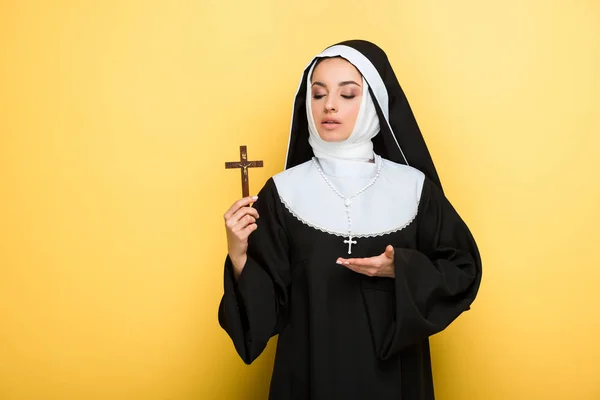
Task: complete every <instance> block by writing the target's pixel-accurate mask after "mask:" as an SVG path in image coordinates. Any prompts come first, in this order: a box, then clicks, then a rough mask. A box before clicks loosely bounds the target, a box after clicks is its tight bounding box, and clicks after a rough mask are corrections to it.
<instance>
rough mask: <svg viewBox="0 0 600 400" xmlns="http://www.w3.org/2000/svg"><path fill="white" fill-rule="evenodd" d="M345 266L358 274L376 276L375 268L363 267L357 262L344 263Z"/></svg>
mask: <svg viewBox="0 0 600 400" xmlns="http://www.w3.org/2000/svg"><path fill="white" fill-rule="evenodd" d="M343 265H344V267H346V268H348V269H349V270H351V271H354V272H356V273H358V274H362V275H366V276H375V272H376V270H375V269H374V268H369V267H363V266H360V265H356V264H348V265H346V264H343Z"/></svg>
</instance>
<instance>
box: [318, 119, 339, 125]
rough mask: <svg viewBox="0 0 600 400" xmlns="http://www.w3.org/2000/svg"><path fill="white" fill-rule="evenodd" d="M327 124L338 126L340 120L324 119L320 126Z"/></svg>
mask: <svg viewBox="0 0 600 400" xmlns="http://www.w3.org/2000/svg"><path fill="white" fill-rule="evenodd" d="M328 122H333V123H334V124H338V125H339V124H341V122H340V120H337V119H335V118H327V119H324V120H323V121H321V124H326V123H328Z"/></svg>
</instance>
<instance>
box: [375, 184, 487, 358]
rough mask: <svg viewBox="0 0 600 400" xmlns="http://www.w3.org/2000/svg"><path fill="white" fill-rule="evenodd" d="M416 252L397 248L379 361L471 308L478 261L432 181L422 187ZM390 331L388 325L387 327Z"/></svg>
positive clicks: (465, 232)
mask: <svg viewBox="0 0 600 400" xmlns="http://www.w3.org/2000/svg"><path fill="white" fill-rule="evenodd" d="M417 224H418V227H417V229H418V246H417V247H418V248H417V249H406V248H396V249H394V250H395V256H394V265H395V273H396V278H395V282H394V286H395V288H394V292H395V296H394V297H395V304H394V307H393V308H392V309H394V312H393V314H394V318H393V321H392V322H391V326H390V328H389V330H388V332H387V334H386V335H384V340H383V343H382V346H381V348H380V349H379V353H380V354H379V356H380V358H382V359H387V358H389V357H390V356H391V355H392V354H394V353H395V352H397V351H399V350H402V349H403V348H405V347H407V346H410V345H412V344H416V343H418V342H420V341H422V340H424V339H426V338H427V337H429V336H431V335H433V334H435V333H437V332H440V331H442V330H443V329H445V328H446V327H447V326H448V325H449V324H450V323H451V322H452V321H454V320H455V319H456V318H457V317H458V316H459V315H460V314H461V313H462V312H463V311H466V310H468V309H469V308H470V305H471V303H472V302H473V301H474V300H475V296H476V295H477V292H478V290H479V285H480V282H481V259H480V256H479V251H478V249H477V245H476V243H475V240H474V238H473V236H472V235H471V232H470V231H469V229H468V227H467V225H466V224H465V223H464V222H463V220H462V219H461V218H460V216H459V215H458V213H457V212H456V210H455V209H454V208H453V207H452V205H451V204H450V202H449V201H448V200H447V199H446V197H445V196H444V194H443V193H442V191H441V190H440V189H439V188H438V187H437V186H435V184H433V183H432V182H431V181H429V180H426V181H425V183H424V185H423V191H422V194H421V201H420V203H419V212H418V215H417ZM388 326H389V325H388Z"/></svg>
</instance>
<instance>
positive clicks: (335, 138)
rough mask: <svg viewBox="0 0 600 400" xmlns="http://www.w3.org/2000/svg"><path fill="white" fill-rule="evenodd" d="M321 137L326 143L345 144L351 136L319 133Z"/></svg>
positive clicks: (338, 133) (339, 133)
mask: <svg viewBox="0 0 600 400" xmlns="http://www.w3.org/2000/svg"><path fill="white" fill-rule="evenodd" d="M319 136H320V137H321V139H323V140H324V141H325V142H343V141H344V140H346V139H348V138H349V137H350V134H347V133H341V132H319Z"/></svg>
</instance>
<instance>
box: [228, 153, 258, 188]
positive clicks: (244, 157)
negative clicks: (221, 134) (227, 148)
mask: <svg viewBox="0 0 600 400" xmlns="http://www.w3.org/2000/svg"><path fill="white" fill-rule="evenodd" d="M262 166H263V162H262V161H248V153H247V151H246V146H240V161H232V162H226V163H225V168H240V171H241V173H242V197H248V196H249V195H250V188H249V185H248V168H253V167H254V168H256V167H259V168H260V167H262Z"/></svg>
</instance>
